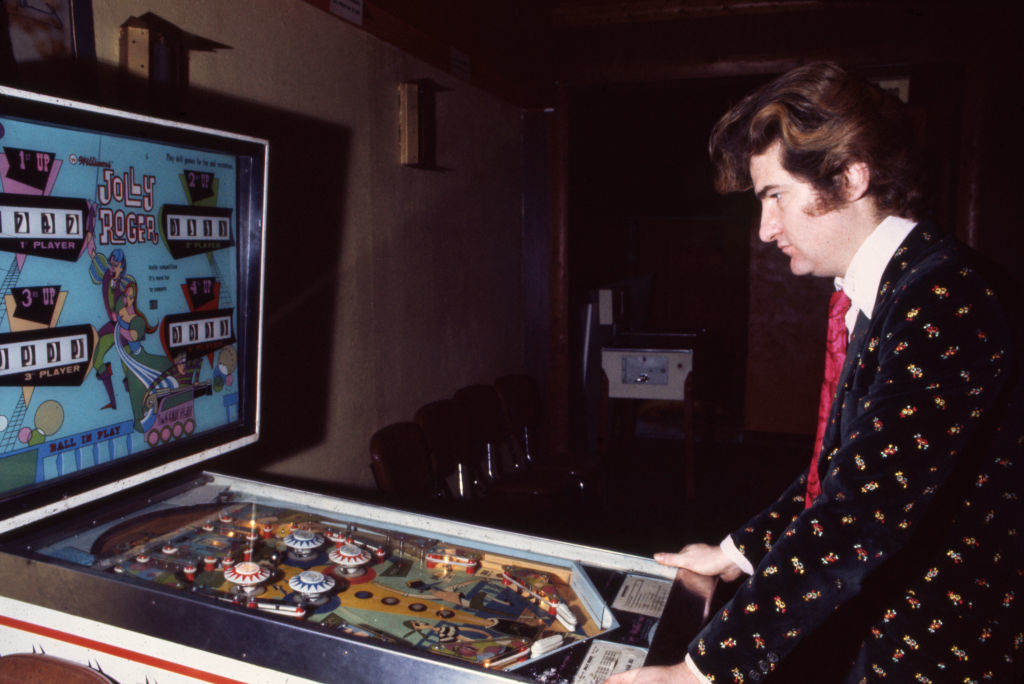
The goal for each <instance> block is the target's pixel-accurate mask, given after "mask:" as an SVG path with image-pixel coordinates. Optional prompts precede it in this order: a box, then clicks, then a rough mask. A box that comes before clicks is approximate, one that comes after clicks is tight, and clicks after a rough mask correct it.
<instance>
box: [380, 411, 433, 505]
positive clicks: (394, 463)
mask: <svg viewBox="0 0 1024 684" xmlns="http://www.w3.org/2000/svg"><path fill="white" fill-rule="evenodd" d="M370 463H371V467H372V469H373V475H374V477H375V478H376V480H377V487H378V488H379V489H380V490H381V491H382V492H386V493H388V494H397V495H420V496H433V495H435V494H437V493H438V485H437V479H436V477H435V475H434V468H433V465H432V463H431V460H430V452H429V450H428V449H427V440H426V437H425V436H424V434H423V430H422V429H421V428H420V426H419V425H417V424H416V423H413V422H409V421H403V422H400V423H392V424H391V425H386V426H384V427H382V428H381V429H379V430H377V431H376V432H375V433H373V436H372V437H371V438H370Z"/></svg>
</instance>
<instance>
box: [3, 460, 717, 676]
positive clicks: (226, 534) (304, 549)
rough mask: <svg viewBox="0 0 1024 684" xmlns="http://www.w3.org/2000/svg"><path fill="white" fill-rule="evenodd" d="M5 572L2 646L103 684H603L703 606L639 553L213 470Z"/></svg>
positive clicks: (11, 546)
mask: <svg viewBox="0 0 1024 684" xmlns="http://www.w3.org/2000/svg"><path fill="white" fill-rule="evenodd" d="M24 567H28V568H30V569H29V571H27V572H21V571H20V568H24ZM0 572H3V573H5V574H7V573H8V572H10V573H11V576H17V579H16V580H15V581H12V582H11V583H9V584H8V586H7V587H6V588H5V590H4V592H0V608H2V610H0V615H7V616H12V617H13V618H14V620H13V622H11V624H12V625H14V626H17V627H18V628H19V629H20V631H21V632H20V633H18V634H12V633H5V632H4V631H3V627H4V626H5V625H3V624H0V644H7V645H9V648H10V647H14V648H11V650H16V651H18V652H26V651H28V652H33V651H36V652H38V651H43V652H45V653H47V654H56V655H59V656H61V657H65V658H68V659H73V660H78V661H80V662H81V661H83V660H84V661H85V662H89V663H91V664H92V665H91V666H94V667H97V668H98V669H101V670H102V671H103V672H105V673H111V674H112V679H114V680H115V681H123V680H125V679H128V680H138V681H144V680H145V679H146V678H149V680H150V681H161V682H165V681H178V680H176V679H175V678H174V676H172V675H181V674H187V675H188V677H187V678H186V679H182V680H181V681H196V680H199V681H203V680H205V681H254V680H252V677H254V676H255V677H256V678H257V679H259V678H260V677H263V678H265V679H266V678H268V677H269V679H266V680H267V681H278V679H275V677H281V678H282V679H280V681H289V682H301V681H330V680H332V679H333V678H336V677H338V676H341V674H342V673H343V674H344V680H345V681H351V682H358V681H366V682H381V681H398V680H396V679H395V677H401V678H409V679H410V681H417V682H419V681H438V682H442V681H443V682H460V681H470V682H473V681H486V680H490V679H494V678H496V679H499V680H500V679H512V680H519V681H534V682H545V683H552V684H554V683H557V682H563V683H566V684H569V683H575V682H580V683H584V682H601V681H604V679H605V678H606V677H607V676H608V675H610V674H612V673H613V672H615V671H620V670H624V669H628V668H630V667H636V666H639V665H640V664H643V663H644V662H654V660H652V659H651V658H650V657H649V656H650V654H651V653H652V652H654V651H657V650H658V648H659V647H658V644H659V643H661V644H662V645H663V646H664V645H665V644H667V645H668V647H669V649H670V650H671V649H674V645H676V644H678V643H679V640H680V639H681V638H682V639H686V635H687V633H686V632H684V634H683V636H682V637H680V636H679V633H678V630H676V628H674V627H666V626H665V624H666V618H668V617H670V616H672V617H676V618H679V617H682V618H684V619H685V620H687V621H688V622H687V624H686V625H685V626H684V630H689V633H693V632H695V631H696V628H697V626H698V625H699V622H700V620H701V618H702V612H701V611H702V610H703V609H704V607H705V599H704V598H703V597H702V596H700V595H699V592H698V593H696V594H695V593H694V592H692V591H690V590H689V589H687V588H686V587H683V586H680V583H679V582H678V581H675V582H674V581H673V576H672V574H671V573H670V572H668V571H667V570H666V569H665V568H661V567H660V566H657V564H655V563H653V562H652V561H650V560H647V559H643V558H638V557H635V556H629V555H624V554H620V553H615V552H611V551H605V550H601V549H594V548H590V547H583V546H577V545H573V544H568V543H564V542H558V541H554V540H548V539H543V538H538V537H532V536H527V535H522V534H517V533H514V532H507V531H502V530H497V529H494V528H488V527H483V526H476V525H470V524H465V523H459V522H455V521H450V520H446V519H442V518H435V517H431V516H423V515H418V514H413V513H408V512H404V511H398V510H395V509H388V508H382V507H379V506H375V505H372V504H367V503H361V502H355V501H350V500H345V499H338V498H334V497H329V496H323V495H318V494H315V493H312V492H305V491H298V490H292V489H286V488H280V487H276V486H273V485H269V484H265V483H256V482H251V481H247V480H240V479H238V478H233V477H230V476H225V475H215V474H210V473H204V474H202V475H201V476H200V477H198V478H197V479H195V480H190V481H189V482H187V483H186V484H185V485H177V486H175V487H172V488H171V489H170V491H168V492H167V493H166V494H165V495H161V496H152V495H148V496H146V497H145V498H144V499H142V500H141V502H139V503H136V502H134V501H132V502H125V501H122V502H119V503H118V504H117V505H116V506H113V507H112V508H110V509H109V510H107V507H100V509H99V510H97V511H92V512H90V513H89V515H87V516H84V517H79V518H77V519H72V520H71V521H68V520H64V521H61V522H59V523H55V524H54V525H53V526H52V528H50V529H46V528H44V529H41V530H34V531H32V532H31V533H26V534H25V536H16V537H14V538H13V539H11V540H9V541H7V542H5V543H2V544H0ZM44 578H45V579H44ZM69 605H74V606H75V607H74V609H73V610H72V611H70V612H71V613H73V615H69V614H65V613H57V614H55V613H53V611H54V610H57V611H66V610H67V609H66V608H65V607H66V606H69ZM82 620H85V622H84V623H83V625H82V626H76V627H75V628H74V629H67V630H66V631H64V630H62V629H60V628H59V626H62V625H64V624H68V625H71V624H76V623H77V622H78V621H82ZM2 621H3V620H0V622H2ZM7 626H11V625H10V624H9V625H7ZM674 630H675V631H674ZM83 634H88V635H89V637H88V638H87V639H84V640H83V637H82V635H83ZM136 639H137V640H138V644H137V645H134V646H130V647H128V646H126V645H131V644H133V643H134V642H135V640H136ZM86 642H87V643H86ZM154 643H161V644H163V645H162V646H161V647H159V648H157V649H155V650H154V648H153V644H154ZM682 643H685V641H683V642H682ZM83 646H85V647H87V648H86V653H85V654H84V656H83V654H81V653H79V651H81V647H83ZM676 650H678V649H674V650H671V654H670V656H669V657H676V656H678V653H676V652H675V651H676ZM211 651H212V652H213V653H214V654H216V656H215V657H214V656H212V655H210V654H209V653H208V652H211ZM125 652H128V653H130V657H129V658H127V659H126V657H125ZM183 653H193V654H194V657H189V658H183V657H182V654H183ZM217 659H220V661H219V662H218V660H217ZM126 660H127V661H132V662H126ZM655 660H656V659H655ZM154 662H156V663H158V664H159V667H156V668H155V669H154V666H153V663H154ZM140 663H141V665H140ZM183 663H185V664H187V666H186V665H183ZM240 664H244V665H245V666H246V667H254V668H256V670H255V672H256V674H255V675H248V676H246V677H241V676H239V672H240V670H239V669H238V668H239V667H240V666H241V665H240ZM118 668H124V669H121V670H119V669H118ZM183 668H184V669H187V672H183ZM402 673H405V674H402ZM115 674H116V676H114V675H115ZM215 675H216V676H215Z"/></svg>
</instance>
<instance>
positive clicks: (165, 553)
mask: <svg viewBox="0 0 1024 684" xmlns="http://www.w3.org/2000/svg"><path fill="white" fill-rule="evenodd" d="M322 518H323V516H315V515H313V514H311V513H304V512H301V511H296V510H288V509H282V508H276V507H273V506H267V505H259V504H256V503H246V502H239V503H234V504H230V505H218V504H214V505H206V506H191V507H181V508H170V509H167V510H166V511H161V512H158V513H150V514H147V515H144V516H141V517H140V518H138V519H134V520H129V521H127V522H124V523H122V524H120V525H117V526H115V527H113V528H111V529H110V530H108V531H106V532H104V533H103V534H102V535H101V536H100V537H99V538H98V539H97V540H96V541H95V542H94V543H93V544H92V548H91V549H90V553H89V555H91V556H92V557H93V559H94V560H93V563H92V565H93V567H94V568H97V569H101V570H105V571H110V572H114V573H117V574H121V575H125V576H128V577H132V578H135V579H139V580H143V581H147V582H155V583H158V584H160V585H163V586H166V587H171V588H174V589H178V590H181V591H188V592H192V593H194V594H197V595H199V596H202V597H206V598H210V599H215V600H219V601H224V602H228V603H234V604H237V605H241V606H245V607H247V608H250V609H255V610H261V611H266V612H272V613H277V614H280V615H282V616H291V617H294V618H295V619H298V620H306V621H308V622H310V623H313V624H317V625H319V626H321V627H324V628H327V629H331V630H336V631H340V632H344V633H347V634H352V635H357V636H362V637H367V638H373V639H379V640H381V641H384V642H388V643H402V644H407V645H409V646H412V647H414V648H419V649H424V650H428V651H431V652H433V653H438V654H441V655H443V656H447V657H451V658H457V659H459V660H464V661H467V662H471V663H475V664H479V665H481V666H484V667H492V668H505V667H508V666H511V665H515V664H518V663H522V662H525V661H527V660H530V659H531V658H537V657H539V656H542V655H545V654H546V653H548V652H551V651H554V650H556V649H558V648H559V647H561V646H562V645H565V644H569V643H571V642H574V641H578V640H580V639H585V638H588V637H593V636H596V635H597V634H599V633H601V632H602V631H605V630H606V629H607V628H608V627H609V626H610V625H609V624H606V625H604V626H602V625H601V624H600V622H599V620H600V618H601V615H600V613H599V614H597V615H594V614H593V611H592V610H591V609H590V608H589V607H588V606H587V604H586V603H585V602H584V601H582V600H581V598H580V595H579V594H578V593H577V590H576V589H574V588H573V586H572V585H573V581H574V580H576V586H577V587H578V586H579V585H580V582H579V578H578V577H577V576H574V570H573V569H572V568H571V567H570V566H556V565H548V564H544V563H539V562H535V561H527V560H523V559H521V558H517V557H514V556H510V555H502V554H499V553H495V552H490V551H482V550H479V549H474V548H471V547H469V546H465V545H454V544H450V543H446V542H445V541H443V540H440V539H429V538H426V537H422V536H418V535H412V534H405V533H400V532H394V531H392V530H389V529H386V528H374V527H370V526H363V525H357V524H356V523H353V522H350V521H345V520H333V519H331V520H324V519H322ZM54 552H55V553H57V554H60V553H66V552H67V549H66V547H58V549H55V550H54ZM74 555H75V556H77V557H83V556H78V550H76V551H75V553H74ZM577 572H578V571H577ZM582 591H584V592H586V591H593V590H592V589H590V588H589V587H584V588H583V589H582ZM599 610H600V607H599Z"/></svg>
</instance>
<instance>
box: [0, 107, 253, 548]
mask: <svg viewBox="0 0 1024 684" xmlns="http://www.w3.org/2000/svg"><path fill="white" fill-rule="evenodd" d="M266 163H267V144H266V142H265V141H262V140H257V139H254V138H248V137H245V136H239V135H234V134H230V133H225V132H221V131H212V130H208V129H202V128H197V127H191V126H185V125H181V124H175V123H170V122H165V121H158V120H155V119H150V118H146V117H142V116H137V115H131V114H127V113H124V112H117V111H113V110H109V109H102V108H98V107H92V106H89V105H84V104H80V103H71V102H67V101H63V100H59V99H55V98H50V97H46V96H41V95H35V94H31V93H25V92H23V91H16V90H11V89H8V88H0V273H2V274H3V275H2V278H3V281H2V284H0V296H2V298H3V302H2V306H0V518H2V519H3V523H2V527H0V531H2V530H3V529H9V528H11V527H16V526H18V525H21V524H24V523H26V522H29V521H31V520H32V519H34V518H39V517H45V516H46V515H49V514H51V513H53V512H54V511H56V510H60V509H65V508H70V507H73V506H74V505H76V503H77V502H78V501H81V500H92V499H95V498H96V497H97V496H98V495H102V493H103V492H102V491H100V492H97V491H96V487H97V485H98V483H102V482H114V481H119V482H120V484H118V485H116V489H112V490H110V491H117V489H123V488H124V487H125V486H126V484H130V483H131V482H132V481H134V480H133V479H129V480H128V482H127V483H126V482H125V478H133V476H137V477H136V478H135V479H137V480H138V481H143V480H145V479H150V478H151V477H153V476H155V475H158V474H162V472H165V471H173V470H175V469H180V468H184V467H187V466H189V465H192V464H193V463H196V462H199V461H202V460H205V459H207V458H210V457H212V456H215V455H218V454H219V453H221V452H222V451H225V450H228V449H231V448H236V447H237V446H240V445H241V444H244V443H248V442H250V441H254V440H255V439H256V437H257V432H258V415H259V412H258V402H259V353H258V352H259V331H260V320H259V318H260V313H259V312H260V311H261V307H260V303H261V287H262V284H261V278H262V276H261V273H262V263H263V262H262V252H263V216H264V213H265V212H264V194H265V192H264V191H265V187H264V185H265V179H266ZM112 471H116V475H115V474H113V473H112Z"/></svg>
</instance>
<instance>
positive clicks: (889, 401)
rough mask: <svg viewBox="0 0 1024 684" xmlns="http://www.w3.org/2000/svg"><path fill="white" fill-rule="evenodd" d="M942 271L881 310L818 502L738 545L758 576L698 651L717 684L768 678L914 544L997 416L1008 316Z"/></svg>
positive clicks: (762, 526) (850, 384) (779, 508)
mask: <svg viewBox="0 0 1024 684" xmlns="http://www.w3.org/2000/svg"><path fill="white" fill-rule="evenodd" d="M935 259H939V263H931V264H928V265H927V266H928V267H927V268H922V269H919V271H920V272H919V273H918V274H916V275H911V274H908V275H906V276H905V277H904V278H903V279H902V281H901V283H900V284H898V289H897V290H896V291H895V292H894V293H892V295H891V297H890V299H889V300H888V304H887V305H886V306H884V307H883V308H881V309H880V310H876V312H875V320H874V321H872V327H871V334H869V336H868V338H867V339H866V340H865V345H864V347H863V349H861V350H860V352H859V353H858V357H857V358H856V359H855V366H854V371H853V372H852V373H851V374H850V376H849V378H848V381H847V383H846V384H845V385H844V387H843V388H842V390H841V396H840V397H839V398H837V401H841V402H843V403H842V405H841V406H842V409H841V421H840V430H841V434H840V438H839V441H838V443H837V444H836V448H835V449H834V450H832V451H831V453H830V454H829V456H828V458H827V459H826V461H825V464H824V468H825V469H824V471H823V477H822V495H821V496H820V497H818V499H817V501H815V503H814V505H812V506H811V507H810V508H807V509H806V510H803V509H799V510H797V511H796V512H795V513H794V509H793V505H794V504H795V503H796V501H795V493H794V492H793V491H791V490H793V487H794V486H795V485H796V483H794V485H792V486H791V487H790V491H788V492H787V495H789V496H790V499H791V501H783V502H781V503H777V504H776V505H775V506H773V507H772V508H770V509H768V510H767V511H766V512H765V513H762V514H760V515H759V516H757V517H755V518H754V519H753V521H752V524H748V527H749V529H750V532H749V533H747V532H746V531H745V530H746V528H745V530H744V531H741V532H739V533H738V536H739V537H740V539H739V540H737V541H743V542H744V548H745V554H750V555H748V556H747V557H748V558H751V559H752V560H754V559H756V561H754V565H755V572H754V574H753V575H751V576H750V577H749V578H748V579H747V580H746V581H745V582H744V583H743V584H741V585H740V587H739V588H738V589H737V591H736V593H735V595H734V596H733V598H732V599H731V601H730V602H729V603H728V604H726V606H725V607H724V608H723V609H722V610H721V611H719V613H718V614H717V615H716V616H714V618H713V619H712V620H711V621H710V622H709V623H708V624H707V625H706V627H705V628H704V629H703V630H702V631H701V632H700V634H698V635H697V637H696V638H695V639H694V640H693V641H692V642H691V644H690V647H689V655H690V657H691V659H692V661H693V662H694V663H695V665H696V666H697V667H698V669H700V671H701V672H703V673H704V674H705V675H706V676H707V677H708V679H709V680H711V681H713V682H733V681H748V680H745V679H744V678H745V677H746V676H748V675H751V679H754V680H758V679H760V678H761V676H762V675H763V674H766V673H769V672H771V671H772V670H773V669H774V668H775V666H776V663H778V662H780V661H781V660H782V659H784V658H786V656H787V655H788V654H789V653H791V652H792V650H793V649H794V648H795V647H796V645H797V644H798V643H799V642H800V641H801V640H802V639H803V638H804V637H805V636H806V635H807V634H809V633H810V632H812V631H814V630H816V629H818V628H820V627H821V626H822V625H823V624H824V623H825V622H826V621H827V620H828V619H829V617H830V616H831V615H832V614H833V613H834V611H835V610H836V609H837V608H839V607H840V606H842V605H843V604H845V603H847V602H848V601H850V600H851V599H853V598H855V597H856V596H858V594H859V592H860V590H861V587H862V585H863V584H864V582H865V581H866V580H867V578H868V577H869V576H870V575H871V574H872V573H874V572H876V571H877V570H878V569H879V568H880V567H882V566H883V564H884V563H885V562H886V560H887V559H888V558H890V557H891V556H892V555H893V554H895V553H896V552H897V551H899V550H900V549H901V548H903V547H904V546H905V545H906V543H907V541H908V540H909V539H910V538H911V536H912V535H913V534H914V531H915V529H916V528H917V527H918V526H919V523H920V521H921V519H922V518H923V517H924V515H925V513H926V512H927V510H928V508H929V504H930V503H931V501H933V500H934V497H935V495H936V493H937V492H938V491H939V489H940V488H942V487H943V485H944V483H945V482H946V480H947V476H948V474H949V473H950V471H951V470H952V468H953V467H954V465H955V464H956V461H957V459H958V458H959V456H960V455H961V454H962V453H963V452H964V449H965V446H966V444H967V443H968V441H969V440H970V438H971V436H972V435H973V433H974V432H975V431H976V429H977V427H978V426H979V424H980V422H981V418H982V417H983V416H984V415H985V413H986V411H987V410H988V409H989V408H990V406H991V404H992V402H993V400H994V397H995V395H996V394H997V393H998V390H999V388H1000V386H1001V385H1002V383H1003V381H1004V378H1005V376H1006V375H1007V372H1006V369H1008V368H1009V364H1010V358H1009V357H1010V354H1011V353H1012V352H1011V350H1010V349H1009V344H1010V341H1009V330H1008V327H1007V324H1006V321H1005V318H1004V315H1003V313H1002V310H1001V308H1000V307H999V305H998V302H996V301H995V297H994V296H993V294H992V292H991V291H990V290H989V289H988V288H987V286H986V285H985V283H984V282H982V281H981V280H980V278H978V277H977V276H976V275H975V274H974V273H973V272H972V271H971V270H970V269H969V268H962V267H961V264H956V262H954V261H953V260H952V259H950V258H949V256H948V255H946V256H943V257H942V258H939V257H935ZM823 458H824V455H823ZM787 495H784V496H787ZM801 506H802V502H801ZM773 511H774V512H776V513H777V514H778V515H779V516H780V517H781V516H787V517H790V516H793V515H795V517H791V518H790V520H784V519H783V521H784V522H785V523H786V524H784V525H783V527H784V529H783V530H782V531H781V533H780V534H779V535H778V537H777V538H772V539H763V540H762V544H761V546H762V549H761V550H759V551H758V552H756V553H755V552H754V551H753V550H752V549H750V543H751V541H750V537H752V536H754V535H757V534H764V531H767V530H771V529H772V526H771V525H770V524H767V523H765V517H766V516H767V518H768V519H769V520H773V521H774V520H775V519H774V518H773V517H772V516H773Z"/></svg>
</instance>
